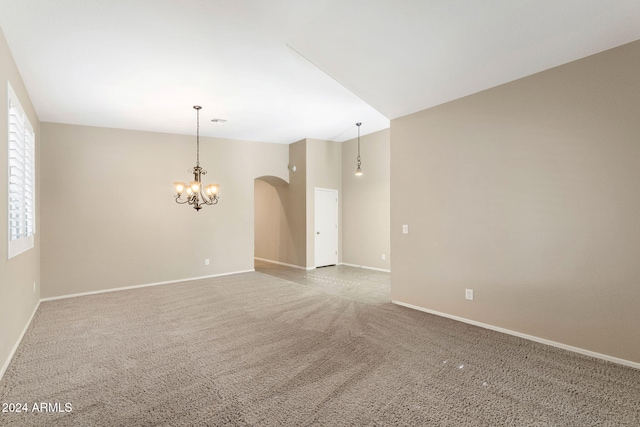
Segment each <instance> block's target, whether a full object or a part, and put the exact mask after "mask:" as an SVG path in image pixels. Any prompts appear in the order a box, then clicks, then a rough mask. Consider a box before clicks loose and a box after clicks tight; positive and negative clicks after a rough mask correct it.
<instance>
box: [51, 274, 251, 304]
mask: <svg viewBox="0 0 640 427" xmlns="http://www.w3.org/2000/svg"><path fill="white" fill-rule="evenodd" d="M253 271H255V270H254V269H251V270H241V271H231V272H229V273H218V274H211V275H209V276H199V277H189V278H187V279H178V280H168V281H166V282H156V283H146V284H144V285H133V286H124V287H121V288H111V289H102V290H99V291H90V292H81V293H78V294H67V295H60V296H57V297H49V298H42V299H41V300H40V301H54V300H58V299H66V298H75V297H83V296H86V295H96V294H104V293H106V292H116V291H124V290H127V289H137V288H146V287H149V286H159V285H168V284H171V283H181V282H191V281H192V280H201V279H210V278H213V277H222V276H230V275H232V274H242V273H251V272H253Z"/></svg>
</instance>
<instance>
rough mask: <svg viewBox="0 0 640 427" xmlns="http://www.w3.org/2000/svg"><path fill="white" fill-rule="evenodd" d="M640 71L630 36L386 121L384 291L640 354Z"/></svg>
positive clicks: (492, 321) (549, 335)
mask: <svg viewBox="0 0 640 427" xmlns="http://www.w3.org/2000/svg"><path fill="white" fill-rule="evenodd" d="M639 73H640V42H635V43H631V44H628V45H625V46H622V47H619V48H616V49H613V50H610V51H606V52H603V53H600V54H598V55H594V56H591V57H588V58H586V59H583V60H580V61H576V62H573V63H570V64H567V65H564V66H561V67H558V68H554V69H551V70H548V71H545V72H542V73H539V74H536V75H533V76H530V77H527V78H524V79H521V80H517V81H514V82H512V83H509V84H505V85H502V86H499V87H496V88H493V89H490V90H487V91H484V92H481V93H478V94H475V95H472V96H469V97H466V98H463V99H460V100H457V101H453V102H450V103H448V104H444V105H441V106H438V107H435V108H431V109H429V110H425V111H421V112H419V113H415V114H412V115H409V116H406V117H402V118H399V119H397V120H393V121H392V123H391V138H392V143H391V206H392V207H393V209H392V212H391V230H392V232H391V249H392V252H393V265H392V291H391V292H392V299H393V300H397V301H401V302H404V303H409V304H413V305H416V306H420V307H424V308H428V309H431V310H436V311H440V312H443V313H447V314H450V315H455V316H460V317H463V318H467V319H471V320H475V321H478V322H483V323H486V324H489V325H494V326H498V327H503V328H506V329H509V330H512V331H517V332H521V333H525V334H529V335H533V336H536V337H540V338H544V339H548V340H552V341H556V342H559V343H563V344H566V345H570V346H574V347H578V348H582V349H586V350H590V351H593V352H597V353H601V354H605V355H609V356H613V357H617V358H621V359H626V360H628V361H633V362H640V340H638V338H637V337H638V325H640V310H639V309H638V308H639V307H640V284H639V282H638V280H639V278H640V262H638V257H639V256H640V221H639V220H638V218H639V212H640V119H639V117H640V79H639V77H638V75H639ZM402 224H408V225H409V231H410V233H409V234H408V235H403V234H401V226H402ZM465 288H471V289H473V290H474V291H475V301H465V299H464V291H465Z"/></svg>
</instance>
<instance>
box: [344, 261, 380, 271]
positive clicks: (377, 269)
mask: <svg viewBox="0 0 640 427" xmlns="http://www.w3.org/2000/svg"><path fill="white" fill-rule="evenodd" d="M340 265H346V266H348V267H356V268H364V269H367V270H375V271H382V272H385V273H391V270H387V269H385V268H376V267H367V266H366V265H357V264H349V263H346V262H342V263H340Z"/></svg>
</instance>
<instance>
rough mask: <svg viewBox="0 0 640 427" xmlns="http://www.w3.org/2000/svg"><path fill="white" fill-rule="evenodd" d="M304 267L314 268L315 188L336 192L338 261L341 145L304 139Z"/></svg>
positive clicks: (339, 260)
mask: <svg viewBox="0 0 640 427" xmlns="http://www.w3.org/2000/svg"><path fill="white" fill-rule="evenodd" d="M306 146H307V156H306V159H307V185H306V187H307V196H306V200H307V267H308V268H309V267H315V236H316V229H315V189H316V188H328V189H332V190H338V209H339V210H338V230H339V233H338V262H342V200H343V197H342V145H341V143H339V142H335V141H323V140H319V139H311V138H307V140H306Z"/></svg>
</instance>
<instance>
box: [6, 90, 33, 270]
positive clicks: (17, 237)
mask: <svg viewBox="0 0 640 427" xmlns="http://www.w3.org/2000/svg"><path fill="white" fill-rule="evenodd" d="M35 139H36V135H35V132H34V131H33V126H31V123H30V122H29V118H28V117H27V115H26V114H25V112H24V109H23V108H22V105H21V104H20V101H19V100H18V97H17V96H16V94H15V92H14V91H13V88H12V87H11V84H10V83H9V82H8V81H7V244H8V251H7V258H8V259H10V258H13V257H15V256H17V255H19V254H21V253H23V252H26V251H28V250H29V249H32V248H33V246H34V240H35V234H36V175H35V173H36V160H35V157H36V151H35Z"/></svg>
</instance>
